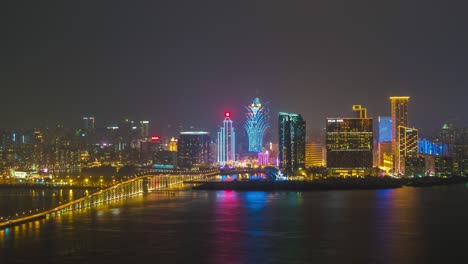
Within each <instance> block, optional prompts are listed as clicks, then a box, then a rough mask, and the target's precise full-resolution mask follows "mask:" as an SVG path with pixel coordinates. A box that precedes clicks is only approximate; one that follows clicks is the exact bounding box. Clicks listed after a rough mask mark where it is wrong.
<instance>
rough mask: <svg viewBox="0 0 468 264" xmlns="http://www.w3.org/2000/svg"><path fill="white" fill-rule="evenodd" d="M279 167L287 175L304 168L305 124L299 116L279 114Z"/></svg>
mask: <svg viewBox="0 0 468 264" xmlns="http://www.w3.org/2000/svg"><path fill="white" fill-rule="evenodd" d="M278 117H279V120H278V124H279V147H278V148H279V155H278V161H279V167H280V169H282V170H284V173H285V174H287V175H291V174H294V173H295V172H296V171H297V170H298V169H299V168H301V167H304V166H305V144H306V142H305V140H306V122H305V121H304V120H303V119H302V116H301V115H299V114H290V113H283V112H280V113H279V115H278Z"/></svg>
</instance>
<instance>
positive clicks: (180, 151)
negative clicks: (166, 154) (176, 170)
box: [177, 131, 210, 169]
mask: <svg viewBox="0 0 468 264" xmlns="http://www.w3.org/2000/svg"><path fill="white" fill-rule="evenodd" d="M209 157H210V137H209V133H208V132H201V131H200V132H198V131H189V132H188V131H187V132H180V138H179V140H178V143H177V160H178V164H179V166H180V167H181V168H188V169H192V168H200V167H208V166H209V165H210V160H209Z"/></svg>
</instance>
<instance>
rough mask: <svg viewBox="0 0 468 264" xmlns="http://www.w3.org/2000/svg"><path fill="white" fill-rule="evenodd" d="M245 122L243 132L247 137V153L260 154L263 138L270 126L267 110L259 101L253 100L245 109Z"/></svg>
mask: <svg viewBox="0 0 468 264" xmlns="http://www.w3.org/2000/svg"><path fill="white" fill-rule="evenodd" d="M246 109H247V110H248V112H247V115H246V117H247V120H246V121H245V126H244V127H245V131H246V132H247V136H248V137H249V151H250V152H257V153H259V152H262V148H263V136H264V135H265V132H266V130H267V128H268V127H269V126H270V124H268V122H267V119H268V116H267V109H266V108H265V106H264V105H262V104H261V103H260V99H258V98H255V99H254V101H253V103H252V104H251V105H249V106H247V107H246Z"/></svg>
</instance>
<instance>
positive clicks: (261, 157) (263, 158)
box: [258, 150, 270, 167]
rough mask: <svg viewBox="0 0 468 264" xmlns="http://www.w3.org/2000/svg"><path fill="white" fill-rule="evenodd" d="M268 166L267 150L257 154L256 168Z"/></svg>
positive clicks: (268, 154) (268, 156) (268, 155)
mask: <svg viewBox="0 0 468 264" xmlns="http://www.w3.org/2000/svg"><path fill="white" fill-rule="evenodd" d="M269 164H270V153H269V152H268V150H264V151H262V152H260V153H258V166H260V167H262V166H268V165H269Z"/></svg>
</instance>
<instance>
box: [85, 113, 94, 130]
mask: <svg viewBox="0 0 468 264" xmlns="http://www.w3.org/2000/svg"><path fill="white" fill-rule="evenodd" d="M83 122H84V127H83V128H84V129H86V130H93V129H94V128H95V127H94V124H95V118H94V117H92V116H85V117H83Z"/></svg>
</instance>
